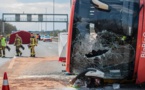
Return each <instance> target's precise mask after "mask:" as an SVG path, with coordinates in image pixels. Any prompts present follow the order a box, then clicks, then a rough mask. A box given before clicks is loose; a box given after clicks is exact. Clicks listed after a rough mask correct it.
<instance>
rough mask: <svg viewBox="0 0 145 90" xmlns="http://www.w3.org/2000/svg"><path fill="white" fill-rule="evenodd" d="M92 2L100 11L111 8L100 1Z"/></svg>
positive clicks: (93, 0) (94, 0)
mask: <svg viewBox="0 0 145 90" xmlns="http://www.w3.org/2000/svg"><path fill="white" fill-rule="evenodd" d="M92 2H93V3H94V4H95V5H97V7H98V8H99V9H103V10H109V6H108V5H107V4H105V3H103V2H101V1H99V0H92Z"/></svg>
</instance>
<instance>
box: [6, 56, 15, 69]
mask: <svg viewBox="0 0 145 90" xmlns="http://www.w3.org/2000/svg"><path fill="white" fill-rule="evenodd" d="M15 59H16V56H14V57H13V59H12V61H11V63H10V64H9V67H8V69H12V68H13V65H14V63H15Z"/></svg>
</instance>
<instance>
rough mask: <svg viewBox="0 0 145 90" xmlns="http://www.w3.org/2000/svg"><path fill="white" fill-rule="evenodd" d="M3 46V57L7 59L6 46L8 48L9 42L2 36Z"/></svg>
mask: <svg viewBox="0 0 145 90" xmlns="http://www.w3.org/2000/svg"><path fill="white" fill-rule="evenodd" d="M1 46H2V53H3V55H2V57H5V49H6V46H7V41H6V38H5V37H4V36H3V35H1Z"/></svg>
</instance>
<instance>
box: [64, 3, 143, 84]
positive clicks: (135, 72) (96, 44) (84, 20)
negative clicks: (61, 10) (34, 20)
mask: <svg viewBox="0 0 145 90" xmlns="http://www.w3.org/2000/svg"><path fill="white" fill-rule="evenodd" d="M144 4H145V0H72V8H71V16H70V23H69V30H68V45H67V58H66V59H67V60H66V71H67V72H70V73H73V74H77V76H76V78H74V79H73V80H72V81H71V82H72V83H73V84H74V83H75V82H76V81H77V80H80V82H81V83H82V86H83V85H84V86H86V87H98V86H101V85H105V84H111V83H119V84H122V83H123V84H124V83H127V84H129V83H132V84H135V85H137V84H143V83H144V82H145V71H144V70H145V49H144V48H145V41H144V40H145V27H143V26H145V25H144V24H145V23H144V19H145V18H144V16H145V15H144V12H145V8H144ZM92 33H93V34H92Z"/></svg>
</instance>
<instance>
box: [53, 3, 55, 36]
mask: <svg viewBox="0 0 145 90" xmlns="http://www.w3.org/2000/svg"><path fill="white" fill-rule="evenodd" d="M54 13H55V0H53V35H54V34H55V32H54V29H55V23H54V18H55V17H54Z"/></svg>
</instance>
